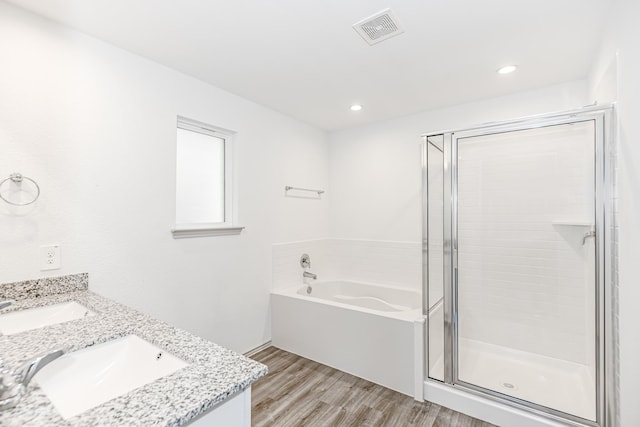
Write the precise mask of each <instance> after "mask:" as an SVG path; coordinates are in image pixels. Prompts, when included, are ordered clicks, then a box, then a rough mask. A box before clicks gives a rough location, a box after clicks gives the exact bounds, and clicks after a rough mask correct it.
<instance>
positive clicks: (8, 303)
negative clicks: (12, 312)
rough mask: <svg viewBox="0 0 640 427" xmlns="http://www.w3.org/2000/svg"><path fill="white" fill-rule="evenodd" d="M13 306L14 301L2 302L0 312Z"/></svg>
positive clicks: (0, 302)
mask: <svg viewBox="0 0 640 427" xmlns="http://www.w3.org/2000/svg"><path fill="white" fill-rule="evenodd" d="M11 304H13V301H12V300H10V299H8V300H6V301H0V310H2V309H3V308H7V307H9V306H10V305H11Z"/></svg>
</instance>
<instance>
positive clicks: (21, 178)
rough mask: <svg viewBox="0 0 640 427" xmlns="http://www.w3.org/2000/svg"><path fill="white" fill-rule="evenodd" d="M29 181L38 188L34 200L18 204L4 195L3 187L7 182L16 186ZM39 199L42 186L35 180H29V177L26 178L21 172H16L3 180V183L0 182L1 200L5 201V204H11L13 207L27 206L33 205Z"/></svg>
mask: <svg viewBox="0 0 640 427" xmlns="http://www.w3.org/2000/svg"><path fill="white" fill-rule="evenodd" d="M25 180H26V181H29V182H31V183H32V184H33V185H34V186H35V187H36V194H35V196H34V197H33V199H32V200H30V201H28V202H26V203H16V202H12V201H11V200H9V199H7V198H5V197H4V196H3V195H2V191H1V190H2V186H3V185H4V183H5V182H7V181H11V182H13V183H15V184H22V182H23V181H25ZM38 197H40V186H39V185H38V183H37V182H35V181H34V180H33V179H31V178H29V177H28V176H24V175H22V174H21V173H19V172H14V173H12V174H11V175H9V177H8V178H5V179H3V180H2V181H0V199H2V200H4V201H5V202H7V203H9V204H10V205H13V206H27V205H30V204H32V203H33V202H35V201H36V200H38Z"/></svg>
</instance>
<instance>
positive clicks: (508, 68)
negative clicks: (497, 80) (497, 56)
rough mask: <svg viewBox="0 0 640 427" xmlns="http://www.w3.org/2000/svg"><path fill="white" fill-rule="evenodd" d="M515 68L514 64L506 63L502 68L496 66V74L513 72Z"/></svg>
mask: <svg viewBox="0 0 640 427" xmlns="http://www.w3.org/2000/svg"><path fill="white" fill-rule="evenodd" d="M516 68H518V67H517V66H516V65H507V66H504V67H502V68H498V74H509V73H513V72H514V71H515V70H516Z"/></svg>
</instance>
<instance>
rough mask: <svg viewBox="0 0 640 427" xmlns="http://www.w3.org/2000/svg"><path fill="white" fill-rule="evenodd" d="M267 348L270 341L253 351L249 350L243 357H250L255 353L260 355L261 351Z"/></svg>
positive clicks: (269, 345)
mask: <svg viewBox="0 0 640 427" xmlns="http://www.w3.org/2000/svg"><path fill="white" fill-rule="evenodd" d="M269 347H271V340H269V341H267V342H266V343H264V344H262V345H261V346H258V347H256V348H254V349H253V350H249V351H247V352H246V353H244V356H246V357H251V356H253V355H254V354H256V353H260V352H261V351H262V350H266V349H268V348H269Z"/></svg>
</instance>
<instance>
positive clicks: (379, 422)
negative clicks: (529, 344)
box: [251, 347, 492, 427]
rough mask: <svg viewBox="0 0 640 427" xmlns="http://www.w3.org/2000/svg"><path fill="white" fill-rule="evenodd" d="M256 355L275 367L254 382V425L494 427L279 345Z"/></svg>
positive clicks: (308, 426) (271, 367)
mask: <svg viewBox="0 0 640 427" xmlns="http://www.w3.org/2000/svg"><path fill="white" fill-rule="evenodd" d="M252 358H253V359H255V360H257V361H259V362H261V363H264V364H265V365H267V366H268V367H269V374H268V375H267V376H266V377H264V378H262V379H260V380H258V381H257V382H256V383H254V384H253V390H252V394H251V399H252V425H253V426H254V427H267V426H268V427H298V426H299V427H317V426H335V427H338V426H354V427H368V426H376V427H383V426H384V427H386V426H393V427H405V426H406V427H414V426H415V427H418V426H420V427H492V425H491V424H488V423H485V422H483V421H479V420H477V419H475V418H471V417H469V416H467V415H464V414H461V413H458V412H455V411H452V410H450V409H447V408H444V407H441V406H438V405H436V404H434V403H427V402H425V403H419V402H416V401H415V400H413V398H411V397H409V396H405V395H404V394H401V393H398V392H396V391H393V390H390V389H387V388H385V387H382V386H379V385H377V384H374V383H371V382H369V381H366V380H363V379H361V378H358V377H354V376H353V375H349V374H347V373H344V372H341V371H338V370H336V369H333V368H330V367H328V366H325V365H322V364H320V363H317V362H313V361H311V360H309V359H305V358H303V357H300V356H297V355H295V354H292V353H289V352H286V351H284V350H280V349H279V348H276V347H269V348H267V349H265V350H262V351H261V352H259V353H257V354H255V355H254V356H252Z"/></svg>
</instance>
